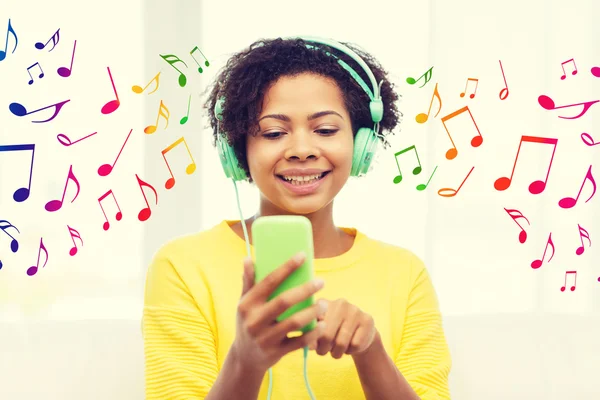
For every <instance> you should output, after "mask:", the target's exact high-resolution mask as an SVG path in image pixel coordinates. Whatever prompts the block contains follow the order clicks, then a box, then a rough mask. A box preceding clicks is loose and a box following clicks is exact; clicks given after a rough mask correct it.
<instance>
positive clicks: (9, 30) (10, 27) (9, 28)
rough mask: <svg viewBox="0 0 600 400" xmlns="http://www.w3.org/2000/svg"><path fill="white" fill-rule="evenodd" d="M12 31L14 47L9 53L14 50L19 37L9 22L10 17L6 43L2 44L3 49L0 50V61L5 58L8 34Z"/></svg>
mask: <svg viewBox="0 0 600 400" xmlns="http://www.w3.org/2000/svg"><path fill="white" fill-rule="evenodd" d="M9 33H12V34H13V37H14V38H15V47H14V48H13V50H12V52H11V53H10V54H14V52H15V50H16V49H17V45H18V44H19V38H18V37H17V34H16V33H15V30H14V29H13V27H12V25H11V23H10V18H9V19H8V30H7V31H6V44H5V45H4V50H0V61H2V60H4V59H5V58H6V52H7V51H8V34H9Z"/></svg>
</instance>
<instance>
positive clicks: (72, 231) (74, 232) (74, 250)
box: [67, 225, 83, 257]
mask: <svg viewBox="0 0 600 400" xmlns="http://www.w3.org/2000/svg"><path fill="white" fill-rule="evenodd" d="M67 228H68V229H69V234H70V235H71V240H73V247H71V250H69V255H70V256H71V257H72V256H74V255H75V254H77V243H75V238H78V239H79V241H80V242H81V245H82V246H83V239H82V238H81V234H80V233H79V232H77V230H75V229H73V228H71V227H70V226H69V225H67Z"/></svg>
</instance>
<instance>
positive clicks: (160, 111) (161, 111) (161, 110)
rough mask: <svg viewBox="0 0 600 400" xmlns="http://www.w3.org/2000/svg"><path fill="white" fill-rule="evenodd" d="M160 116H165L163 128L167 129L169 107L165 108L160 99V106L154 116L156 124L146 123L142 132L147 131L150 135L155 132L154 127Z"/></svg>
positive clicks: (169, 114)
mask: <svg viewBox="0 0 600 400" xmlns="http://www.w3.org/2000/svg"><path fill="white" fill-rule="evenodd" d="M165 113H166V114H165ZM161 116H163V117H165V119H166V120H167V124H166V125H165V129H167V127H168V126H169V117H170V116H171V113H170V112H169V109H168V108H167V106H165V105H164V104H163V101H162V100H161V101H160V107H159V108H158V116H157V117H156V124H155V125H148V126H147V127H145V128H144V133H147V134H149V135H150V134H152V133H154V132H156V127H157V126H158V119H159V118H160V117H161Z"/></svg>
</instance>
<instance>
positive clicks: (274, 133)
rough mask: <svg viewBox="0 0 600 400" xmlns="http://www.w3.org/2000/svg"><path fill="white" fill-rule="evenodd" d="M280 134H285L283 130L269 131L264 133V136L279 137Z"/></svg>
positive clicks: (269, 137) (268, 137)
mask: <svg viewBox="0 0 600 400" xmlns="http://www.w3.org/2000/svg"><path fill="white" fill-rule="evenodd" d="M280 134H283V132H269V133H263V134H262V137H264V138H267V139H277V138H278V137H279V135H280Z"/></svg>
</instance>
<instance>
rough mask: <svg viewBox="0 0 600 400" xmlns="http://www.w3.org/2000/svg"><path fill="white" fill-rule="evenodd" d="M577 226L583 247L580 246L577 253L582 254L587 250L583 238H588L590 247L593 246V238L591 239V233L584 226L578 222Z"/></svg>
mask: <svg viewBox="0 0 600 400" xmlns="http://www.w3.org/2000/svg"><path fill="white" fill-rule="evenodd" d="M577 227H578V228H579V239H580V240H581V247H578V248H577V250H575V254H577V255H578V256H580V255H582V254H583V252H584V251H585V247H583V238H586V239H587V240H588V242H589V243H590V244H589V247H591V246H592V239H590V233H589V232H588V231H586V230H585V228H582V227H581V225H579V224H577Z"/></svg>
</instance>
